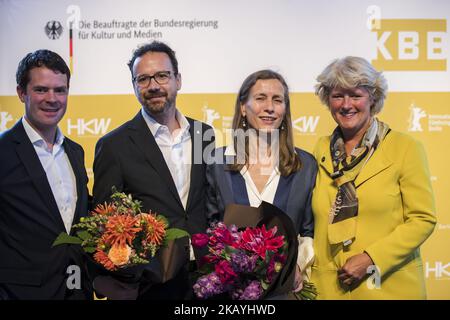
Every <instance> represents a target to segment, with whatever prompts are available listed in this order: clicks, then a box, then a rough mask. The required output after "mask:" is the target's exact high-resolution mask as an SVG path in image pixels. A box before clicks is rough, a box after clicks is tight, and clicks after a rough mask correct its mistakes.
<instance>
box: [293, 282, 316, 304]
mask: <svg viewBox="0 0 450 320" xmlns="http://www.w3.org/2000/svg"><path fill="white" fill-rule="evenodd" d="M295 297H296V298H297V300H316V298H317V289H316V287H315V286H314V283H312V282H308V281H303V288H302V290H300V292H296V293H295Z"/></svg>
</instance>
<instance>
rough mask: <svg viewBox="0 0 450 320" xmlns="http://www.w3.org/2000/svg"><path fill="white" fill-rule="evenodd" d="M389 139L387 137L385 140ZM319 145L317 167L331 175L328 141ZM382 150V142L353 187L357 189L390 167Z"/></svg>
mask: <svg viewBox="0 0 450 320" xmlns="http://www.w3.org/2000/svg"><path fill="white" fill-rule="evenodd" d="M386 139H389V136H387V137H386V138H385V140H386ZM321 141H322V142H321V145H320V146H319V148H318V152H317V157H316V159H317V161H318V162H319V165H320V166H321V167H322V168H323V169H325V171H326V172H328V174H331V173H333V164H332V162H331V155H330V149H329V148H330V139H329V138H328V139H323V140H321ZM383 150H384V141H383V142H381V143H380V145H379V146H378V148H377V150H375V152H374V153H373V155H372V156H371V157H370V159H369V161H367V163H366V164H365V165H364V167H363V168H362V170H361V172H360V173H359V175H358V176H357V177H356V180H355V186H356V187H358V186H360V185H361V184H362V183H364V182H366V181H367V180H369V179H371V178H373V177H375V176H376V175H377V174H378V173H380V172H382V171H384V170H385V169H387V168H388V167H390V166H391V165H392V161H391V160H389V158H388V157H387V156H386V153H385V152H384V151H383Z"/></svg>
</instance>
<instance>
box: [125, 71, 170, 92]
mask: <svg viewBox="0 0 450 320" xmlns="http://www.w3.org/2000/svg"><path fill="white" fill-rule="evenodd" d="M152 79H155V81H156V83H157V84H166V83H167V82H169V79H170V71H160V72H157V73H155V74H154V75H152V76H149V75H148V74H143V75H140V76H137V77H134V78H133V81H134V82H136V84H137V85H138V86H139V87H141V88H146V87H148V86H149V85H150V82H151V81H152Z"/></svg>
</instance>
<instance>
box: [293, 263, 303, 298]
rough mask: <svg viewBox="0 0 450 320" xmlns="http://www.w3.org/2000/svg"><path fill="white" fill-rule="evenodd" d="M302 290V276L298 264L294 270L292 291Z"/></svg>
mask: <svg viewBox="0 0 450 320" xmlns="http://www.w3.org/2000/svg"><path fill="white" fill-rule="evenodd" d="M302 289H303V276H302V272H301V270H300V267H299V266H298V264H297V265H296V268H295V279H294V288H293V289H292V291H294V292H299V291H301V290H302Z"/></svg>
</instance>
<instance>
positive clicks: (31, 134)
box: [21, 117, 64, 147]
mask: <svg viewBox="0 0 450 320" xmlns="http://www.w3.org/2000/svg"><path fill="white" fill-rule="evenodd" d="M21 121H22V125H23V128H24V129H25V133H26V134H27V136H28V138H29V139H30V141H31V143H32V144H33V145H34V144H42V143H45V141H44V139H43V138H42V137H41V135H40V134H39V133H38V132H37V131H36V130H35V129H34V128H33V127H32V126H31V125H30V124H29V123H28V121H27V120H26V119H25V117H22V120H21ZM63 142H64V135H63V134H62V132H61V130H60V129H59V127H56V138H55V141H54V146H58V147H60V146H61V145H62V144H63Z"/></svg>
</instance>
